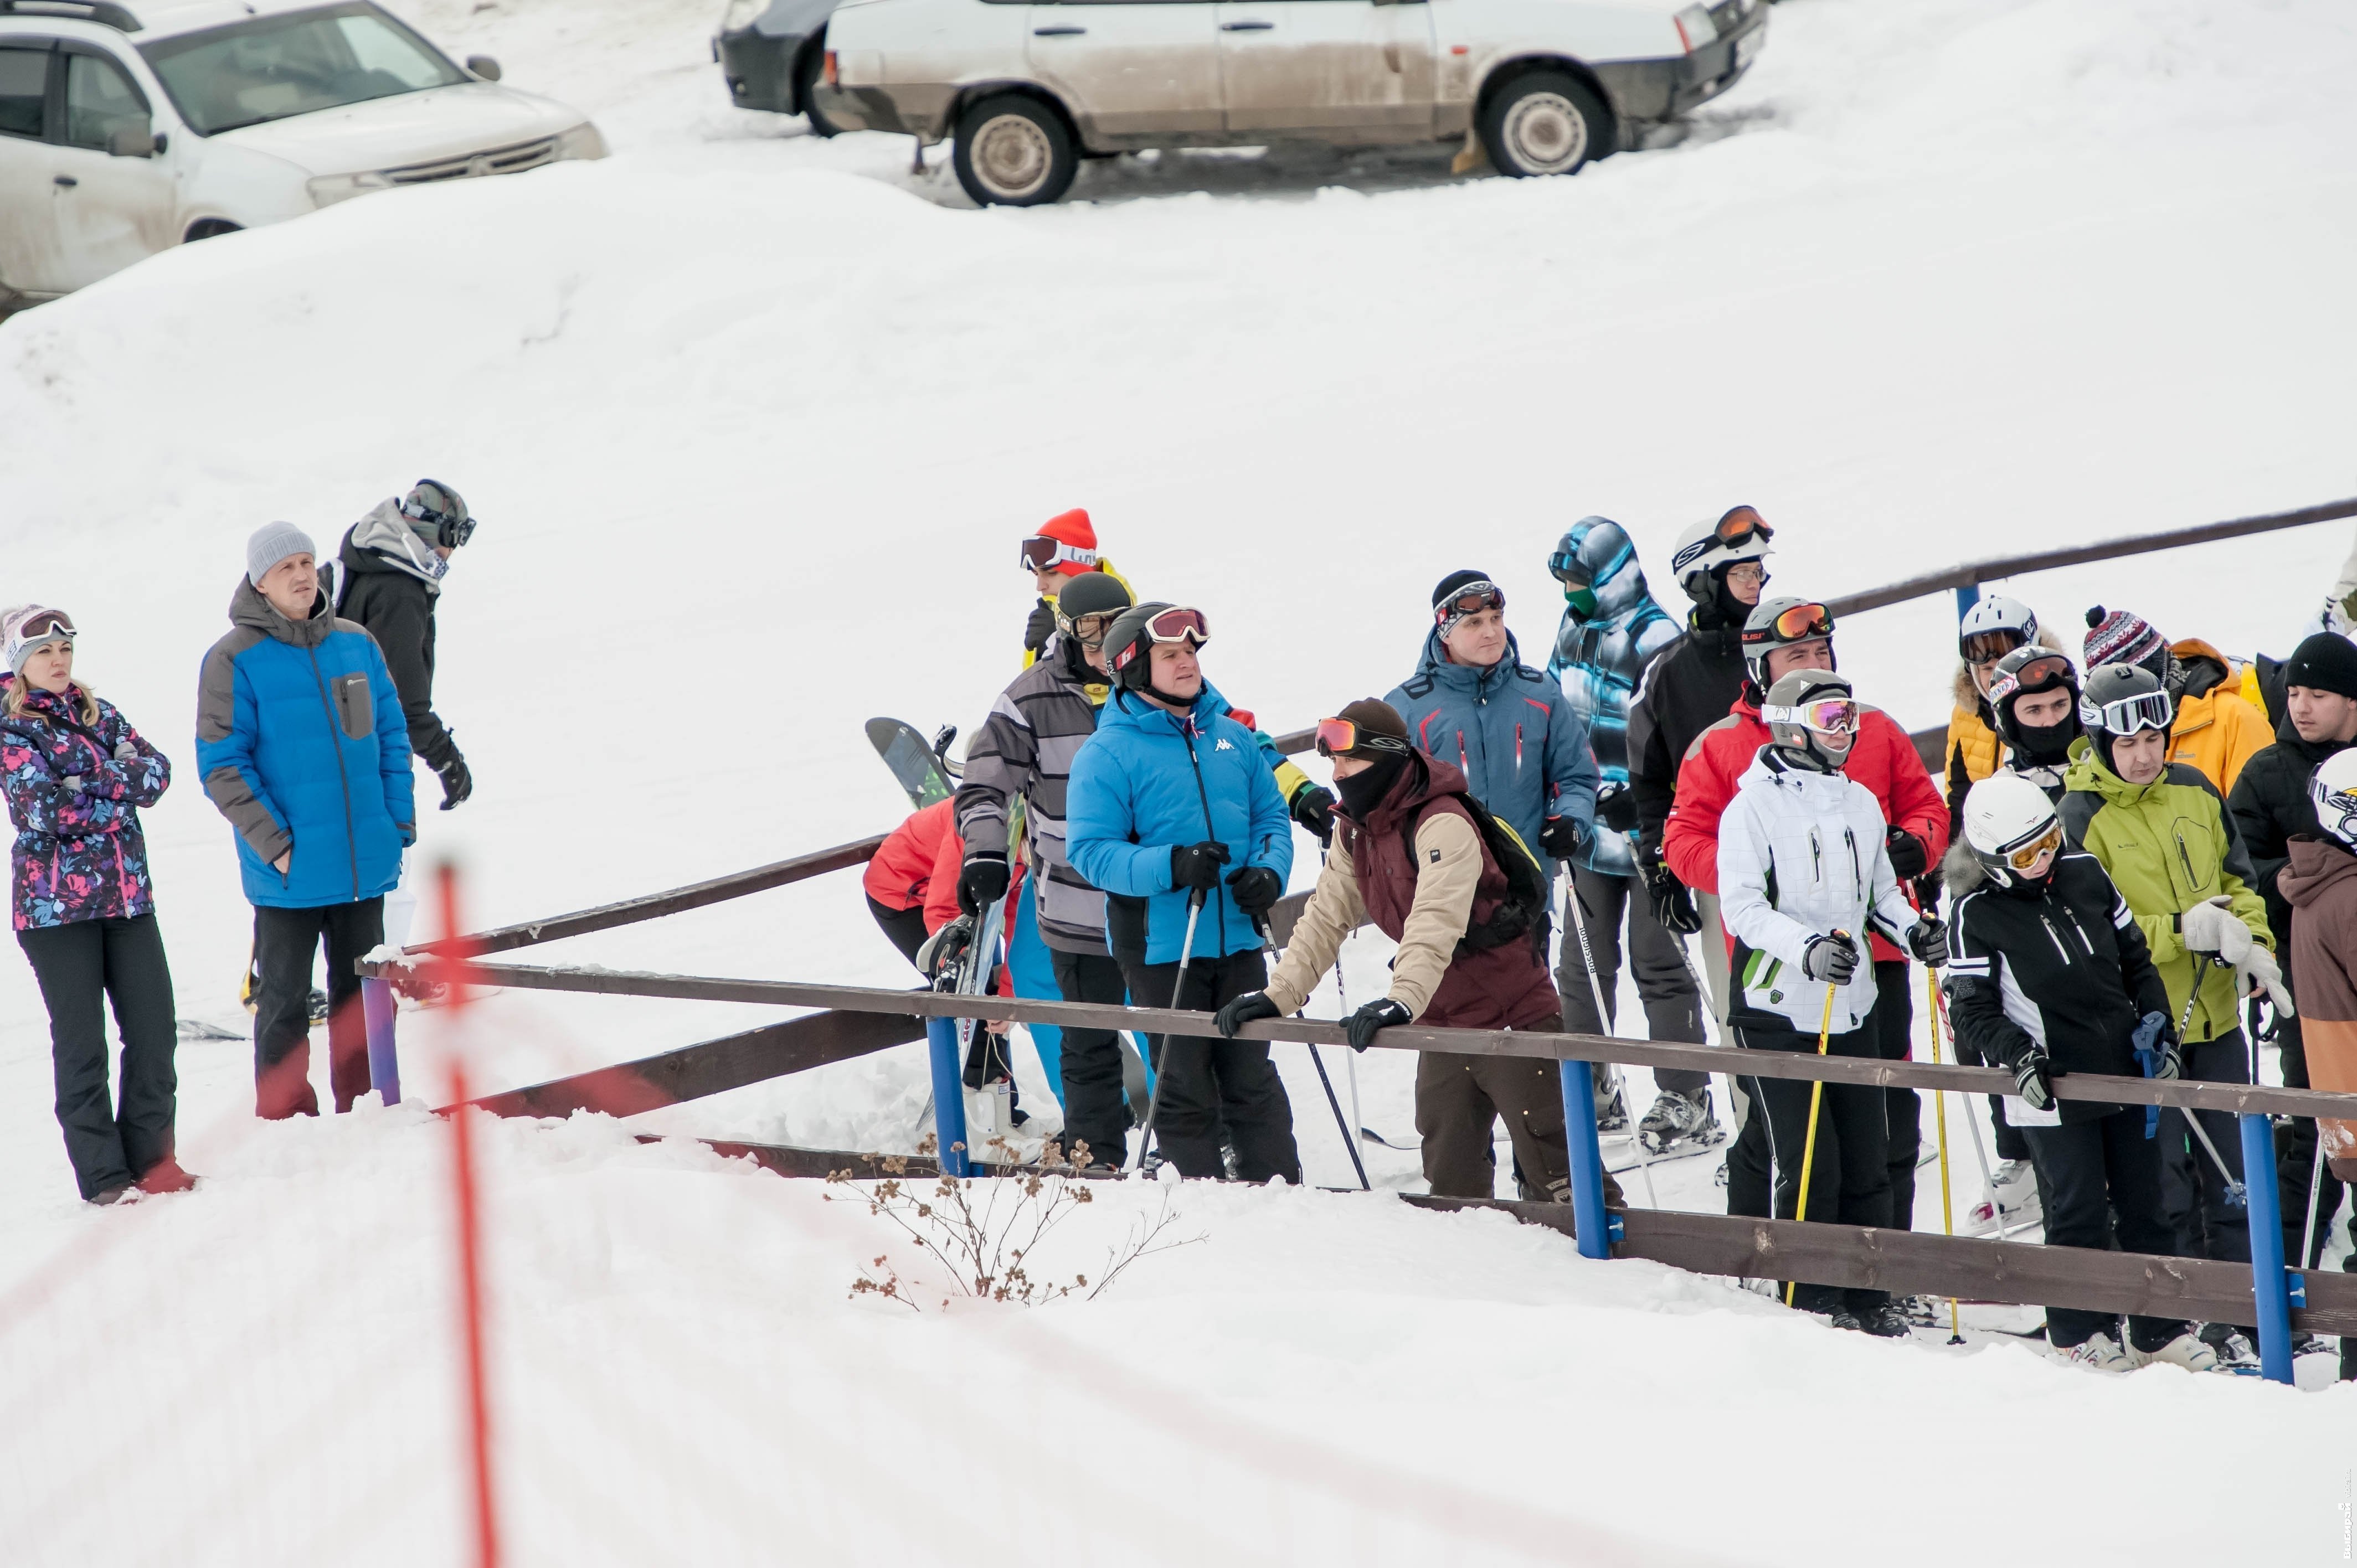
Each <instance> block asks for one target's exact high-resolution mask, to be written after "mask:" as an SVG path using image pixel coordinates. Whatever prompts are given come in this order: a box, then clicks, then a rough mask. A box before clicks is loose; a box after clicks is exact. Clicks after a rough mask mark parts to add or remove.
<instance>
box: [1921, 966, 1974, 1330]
mask: <svg viewBox="0 0 2357 1568" xmlns="http://www.w3.org/2000/svg"><path fill="white" fill-rule="evenodd" d="M1923 994H1924V998H1925V999H1926V1000H1927V1001H1929V1002H1930V1003H1931V1004H1932V1066H1933V1067H1938V1066H1939V1065H1940V977H1939V975H1938V974H1937V973H1935V972H1932V970H1929V969H1926V970H1925V971H1924V972H1923ZM1932 1111H1933V1113H1934V1116H1933V1119H1934V1120H1935V1121H1937V1122H1939V1125H1940V1229H1941V1230H1943V1231H1944V1232H1945V1233H1946V1234H1948V1235H1950V1236H1953V1235H1954V1234H1955V1233H1956V1210H1955V1207H1954V1205H1953V1202H1951V1200H1950V1198H1949V1197H1948V1091H1947V1090H1944V1089H1938V1090H1932ZM1948 1343H1949V1344H1951V1345H1961V1344H1963V1343H1964V1335H1963V1333H1962V1332H1961V1331H1959V1330H1958V1329H1957V1327H1956V1298H1955V1297H1954V1296H1950V1297H1949V1298H1948Z"/></svg>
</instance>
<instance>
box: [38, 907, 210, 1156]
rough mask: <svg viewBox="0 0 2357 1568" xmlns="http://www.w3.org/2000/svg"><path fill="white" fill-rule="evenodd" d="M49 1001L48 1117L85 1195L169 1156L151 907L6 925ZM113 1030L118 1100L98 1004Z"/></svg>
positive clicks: (160, 964) (166, 1034) (168, 987)
mask: <svg viewBox="0 0 2357 1568" xmlns="http://www.w3.org/2000/svg"><path fill="white" fill-rule="evenodd" d="M16 945H17V946H18V947H20V948H23V949H24V950H25V957H26V958H27V959H28V960H30V961H31V962H32V965H33V975H34V978H35V979H36V980H38V982H39V983H40V986H41V1000H42V1002H43V1003H44V1004H47V1005H48V1010H49V1059H50V1063H51V1065H52V1066H53V1067H54V1068H55V1069H56V1079H57V1091H58V1101H57V1106H58V1125H59V1127H60V1128H62V1129H63V1130H64V1132H65V1135H66V1158H67V1159H69V1160H70V1161H72V1162H73V1169H74V1183H75V1185H76V1186H78V1187H80V1188H81V1195H82V1197H85V1198H89V1197H97V1196H98V1195H99V1194H100V1193H102V1192H104V1191H106V1190H107V1189H108V1188H109V1187H124V1186H126V1185H127V1184H129V1183H131V1182H133V1181H135V1180H137V1179H138V1178H139V1177H141V1176H145V1175H146V1174H147V1173H148V1171H150V1170H151V1169H153V1168H154V1167H155V1166H156V1165H161V1164H163V1163H164V1162H165V1161H166V1160H168V1159H170V1158H171V1157H172V1121H173V1113H174V1110H175V1107H176V1105H177V1095H178V1090H179V1078H178V1073H177V1072H176V1071H175V1070H174V1068H173V1065H172V1052H173V1048H174V1047H175V1046H176V1045H177V1044H178V1038H179V1026H178V1021H177V1020H176V1019H175V1017H174V1008H173V1004H172V972H171V969H170V968H169V966H167V964H166V963H165V961H164V934H163V932H162V931H161V930H160V929H158V928H157V926H156V917H155V916H153V915H141V916H138V917H137V918H133V919H127V920H126V919H106V920H76V921H74V922H73V923H72V924H70V925H65V926H42V927H38V928H36V929H31V930H23V931H18V932H17V933H16ZM110 1002H111V1003H113V1005H114V1028H115V1032H116V1033H117V1034H118V1035H120V1036H122V1038H123V1059H122V1064H121V1066H120V1068H119V1069H118V1074H117V1076H118V1077H119V1079H120V1080H121V1089H120V1091H119V1100H118V1101H116V1103H114V1104H113V1105H110V1104H109V1102H108V1100H107V1093H106V1090H107V1083H106V1004H108V1003H110Z"/></svg>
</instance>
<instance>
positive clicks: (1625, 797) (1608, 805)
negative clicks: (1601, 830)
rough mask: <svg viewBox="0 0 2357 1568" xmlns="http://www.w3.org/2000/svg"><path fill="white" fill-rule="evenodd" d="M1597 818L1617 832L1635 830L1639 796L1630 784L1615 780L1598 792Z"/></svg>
mask: <svg viewBox="0 0 2357 1568" xmlns="http://www.w3.org/2000/svg"><path fill="white" fill-rule="evenodd" d="M1596 820H1597V821H1598V822H1602V823H1603V824H1604V825H1605V826H1606V827H1608V828H1609V829H1611V830H1612V831H1613V832H1616V833H1625V832H1634V831H1635V829H1636V826H1637V797H1636V796H1635V795H1634V794H1632V793H1631V792H1630V789H1629V786H1627V785H1626V784H1622V783H1620V782H1618V781H1615V782H1613V783H1610V784H1607V785H1606V786H1604V788H1603V789H1599V790H1598V791H1597V792H1596Z"/></svg>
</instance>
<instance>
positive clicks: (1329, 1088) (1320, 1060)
mask: <svg viewBox="0 0 2357 1568" xmlns="http://www.w3.org/2000/svg"><path fill="white" fill-rule="evenodd" d="M1294 1016H1295V1017H1299V1016H1300V1015H1299V1014H1298V1013H1297V1014H1295V1015H1294ZM1309 1060H1310V1063H1311V1065H1312V1066H1314V1067H1316V1068H1317V1069H1318V1082H1319V1083H1322V1084H1324V1085H1325V1086H1326V1103H1327V1104H1329V1105H1330V1106H1332V1107H1333V1108H1334V1126H1335V1128H1336V1130H1337V1131H1339V1132H1340V1133H1341V1134H1342V1146H1343V1147H1344V1148H1346V1149H1348V1150H1350V1151H1351V1169H1353V1170H1355V1171H1357V1172H1358V1173H1359V1190H1360V1191H1361V1192H1372V1191H1374V1190H1375V1187H1374V1183H1372V1182H1371V1181H1369V1180H1368V1179H1367V1165H1366V1162H1365V1161H1363V1160H1361V1159H1360V1158H1359V1140H1358V1138H1357V1137H1356V1136H1355V1135H1354V1134H1353V1133H1351V1129H1350V1128H1348V1127H1346V1126H1344V1125H1343V1124H1342V1102H1341V1101H1339V1100H1337V1099H1335V1098H1334V1080H1333V1079H1330V1078H1328V1077H1327V1076H1326V1058H1324V1057H1321V1056H1319V1055H1318V1047H1316V1046H1311V1047H1309Z"/></svg>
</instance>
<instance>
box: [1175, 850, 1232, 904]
mask: <svg viewBox="0 0 2357 1568" xmlns="http://www.w3.org/2000/svg"><path fill="white" fill-rule="evenodd" d="M1227 864H1228V846H1227V845H1226V844H1223V843H1220V842H1219V841H1218V840H1216V839H1205V840H1204V841H1203V842H1202V843H1174V844H1172V845H1171V846H1170V886H1173V887H1192V888H1194V889H1195V890H1196V891H1198V892H1200V893H1209V892H1210V891H1211V889H1212V888H1214V887H1217V886H1219V885H1220V867H1222V866H1223V865H1227Z"/></svg>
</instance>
